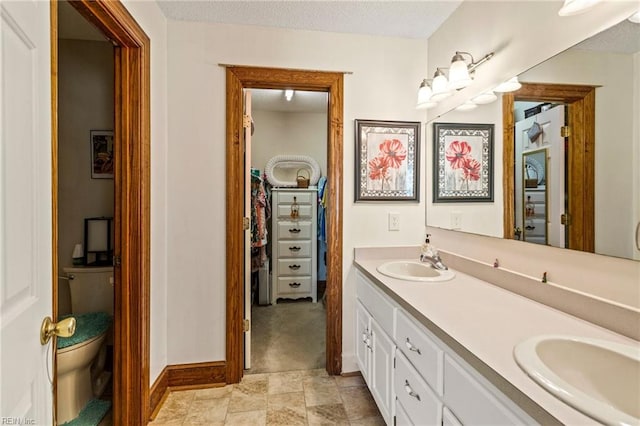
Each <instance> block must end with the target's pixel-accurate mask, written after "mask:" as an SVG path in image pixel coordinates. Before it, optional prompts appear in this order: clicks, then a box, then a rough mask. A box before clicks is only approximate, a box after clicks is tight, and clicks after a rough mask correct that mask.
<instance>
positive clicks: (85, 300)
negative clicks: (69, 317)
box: [63, 266, 114, 315]
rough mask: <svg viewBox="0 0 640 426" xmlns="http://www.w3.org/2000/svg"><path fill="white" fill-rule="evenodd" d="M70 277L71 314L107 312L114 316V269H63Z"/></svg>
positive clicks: (110, 267)
mask: <svg viewBox="0 0 640 426" xmlns="http://www.w3.org/2000/svg"><path fill="white" fill-rule="evenodd" d="M63 271H64V273H65V274H66V275H67V276H68V277H69V291H70V293H71V312H72V313H75V314H84V313H87V312H106V313H108V314H109V315H113V298H114V291H113V267H112V266H106V267H90V266H87V267H78V268H63Z"/></svg>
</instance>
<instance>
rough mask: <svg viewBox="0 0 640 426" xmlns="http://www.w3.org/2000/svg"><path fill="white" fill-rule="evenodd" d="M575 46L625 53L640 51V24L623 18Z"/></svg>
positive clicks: (577, 47)
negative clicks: (616, 23)
mask: <svg viewBox="0 0 640 426" xmlns="http://www.w3.org/2000/svg"><path fill="white" fill-rule="evenodd" d="M575 48H576V49H584V50H598V51H601V52H615V53H627V54H630V53H637V52H640V24H635V23H633V22H630V21H627V20H624V21H622V22H620V23H619V24H618V25H615V26H613V27H611V28H609V29H608V30H604V31H602V32H601V33H599V34H596V35H595V36H593V37H591V38H588V39H586V40H585V41H583V42H581V43H578V44H576V45H575Z"/></svg>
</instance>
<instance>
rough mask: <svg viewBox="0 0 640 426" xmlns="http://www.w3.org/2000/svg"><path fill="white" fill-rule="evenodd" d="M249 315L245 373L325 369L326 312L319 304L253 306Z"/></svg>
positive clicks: (308, 302)
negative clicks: (247, 354) (249, 355)
mask: <svg viewBox="0 0 640 426" xmlns="http://www.w3.org/2000/svg"><path fill="white" fill-rule="evenodd" d="M251 315H252V318H251V369H249V370H247V371H246V372H247V373H248V374H253V373H276V372H281V371H293V370H312V369H316V368H324V367H325V324H326V311H325V309H324V306H323V305H322V303H312V302H310V301H295V302H288V303H279V304H277V305H271V306H255V305H254V306H253V309H252V311H251Z"/></svg>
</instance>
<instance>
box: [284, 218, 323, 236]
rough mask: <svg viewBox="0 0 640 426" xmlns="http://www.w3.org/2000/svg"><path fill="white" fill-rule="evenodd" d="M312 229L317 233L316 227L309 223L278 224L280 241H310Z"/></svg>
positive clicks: (286, 221) (290, 222)
mask: <svg viewBox="0 0 640 426" xmlns="http://www.w3.org/2000/svg"><path fill="white" fill-rule="evenodd" d="M311 229H313V230H314V231H315V227H312V226H311V222H309V221H304V220H300V221H289V220H283V221H280V222H278V239H280V240H309V239H311ZM314 237H315V236H314Z"/></svg>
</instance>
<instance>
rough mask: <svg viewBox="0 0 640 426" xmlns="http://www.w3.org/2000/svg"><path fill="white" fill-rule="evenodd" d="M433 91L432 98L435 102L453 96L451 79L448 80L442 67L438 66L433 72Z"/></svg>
mask: <svg viewBox="0 0 640 426" xmlns="http://www.w3.org/2000/svg"><path fill="white" fill-rule="evenodd" d="M431 93H432V94H431V100H432V101H434V102H439V101H441V100H443V99H445V98H448V97H449V96H451V90H449V81H447V77H446V76H445V75H444V73H443V72H442V68H436V72H435V73H434V74H433V82H432V83H431Z"/></svg>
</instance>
